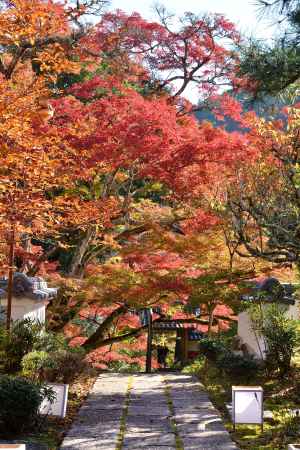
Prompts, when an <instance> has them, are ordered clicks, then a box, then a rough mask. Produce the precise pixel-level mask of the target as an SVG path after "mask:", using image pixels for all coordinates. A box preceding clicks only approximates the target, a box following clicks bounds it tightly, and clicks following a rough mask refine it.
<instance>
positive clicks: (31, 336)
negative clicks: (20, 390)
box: [0, 319, 43, 373]
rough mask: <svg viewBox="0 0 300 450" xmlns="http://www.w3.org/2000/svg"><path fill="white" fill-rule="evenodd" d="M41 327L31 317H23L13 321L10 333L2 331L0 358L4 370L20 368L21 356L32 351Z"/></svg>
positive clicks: (12, 370)
mask: <svg viewBox="0 0 300 450" xmlns="http://www.w3.org/2000/svg"><path fill="white" fill-rule="evenodd" d="M42 329H43V326H42V324H40V323H38V322H36V321H32V320H31V319H24V320H20V321H16V322H14V324H13V326H12V328H11V331H10V333H7V332H4V333H2V337H1V340H0V358H1V365H2V366H3V367H4V370H5V371H6V372H8V373H11V372H16V371H19V370H20V368H21V361H22V358H23V356H25V355H26V354H27V353H29V352H31V351H32V349H33V346H34V343H35V342H36V341H37V340H38V339H39V336H40V334H41V331H42Z"/></svg>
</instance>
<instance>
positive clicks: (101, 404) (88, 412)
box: [61, 372, 238, 450]
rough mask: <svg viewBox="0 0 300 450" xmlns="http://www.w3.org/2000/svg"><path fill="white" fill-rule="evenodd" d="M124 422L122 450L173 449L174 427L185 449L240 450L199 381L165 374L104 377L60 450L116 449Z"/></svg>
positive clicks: (179, 375)
mask: <svg viewBox="0 0 300 450" xmlns="http://www.w3.org/2000/svg"><path fill="white" fill-rule="evenodd" d="M130 385H131V388H130V390H129V391H128V387H129V386H130ZM170 402H171V403H172V406H171V407H170ZM125 406H126V408H125ZM121 418H122V423H123V424H124V421H125V433H124V435H123V446H122V450H175V449H176V444H175V433H174V424H175V427H176V432H177V433H178V435H179V436H180V438H181V440H182V442H183V445H184V450H238V447H237V446H236V445H235V444H234V443H233V442H232V440H231V439H230V435H229V433H228V432H227V431H226V429H225V427H224V425H223V423H222V418H221V417H220V415H219V413H218V412H217V411H216V409H215V408H214V406H213V405H212V403H211V402H210V400H209V397H208V395H207V393H206V392H205V390H204V388H203V386H202V385H201V384H200V383H199V382H198V381H197V379H196V378H194V377H191V376H189V375H182V374H180V373H177V374H174V373H169V374H168V373H165V372H164V373H163V374H151V375H145V374H136V375H124V374H122V375H121V374H105V375H103V376H100V377H99V378H98V379H97V381H96V383H95V384H94V387H93V389H92V392H91V394H90V396H89V397H88V399H87V401H86V402H85V404H84V405H83V406H82V408H81V409H80V411H79V414H78V416H77V419H76V420H75V422H74V424H73V426H72V428H71V430H70V431H69V433H68V435H67V436H66V438H65V440H64V442H63V444H62V446H61V449H62V450H84V449H86V450H96V449H97V450H116V445H117V441H118V437H119V433H120V423H121Z"/></svg>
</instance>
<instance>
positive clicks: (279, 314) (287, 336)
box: [263, 305, 299, 377]
mask: <svg viewBox="0 0 300 450" xmlns="http://www.w3.org/2000/svg"><path fill="white" fill-rule="evenodd" d="M263 335H264V338H265V341H266V344H267V351H266V364H267V367H268V369H269V370H270V371H279V375H280V376H281V377H283V376H285V375H287V374H288V372H289V371H290V368H291V360H292V356H293V355H294V353H295V349H296V347H297V346H298V345H299V335H298V331H297V323H296V321H294V320H291V319H289V318H288V317H286V316H285V313H284V311H282V310H281V309H280V308H279V307H278V306H277V305H272V306H271V307H269V308H268V310H267V312H266V313H265V318H264V328H263Z"/></svg>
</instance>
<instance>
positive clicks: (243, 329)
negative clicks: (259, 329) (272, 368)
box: [238, 311, 266, 359]
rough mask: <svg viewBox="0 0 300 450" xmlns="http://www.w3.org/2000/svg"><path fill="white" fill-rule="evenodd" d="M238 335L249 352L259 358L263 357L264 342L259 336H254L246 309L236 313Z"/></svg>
mask: <svg viewBox="0 0 300 450" xmlns="http://www.w3.org/2000/svg"><path fill="white" fill-rule="evenodd" d="M238 336H239V337H240V338H241V340H242V342H243V344H247V347H248V350H249V352H250V353H251V354H253V355H254V356H256V357H257V358H259V359H264V358H265V353H264V352H265V349H266V347H265V343H264V340H263V338H262V337H261V336H257V337H255V333H254V331H253V329H252V325H251V320H250V316H249V314H248V312H247V311H243V312H241V313H240V314H239V315H238Z"/></svg>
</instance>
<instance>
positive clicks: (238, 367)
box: [216, 350, 259, 378]
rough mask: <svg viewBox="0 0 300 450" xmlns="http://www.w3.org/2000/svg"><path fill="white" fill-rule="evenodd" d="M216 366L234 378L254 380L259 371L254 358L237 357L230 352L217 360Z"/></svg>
mask: <svg viewBox="0 0 300 450" xmlns="http://www.w3.org/2000/svg"><path fill="white" fill-rule="evenodd" d="M216 365H217V367H218V368H219V369H221V370H224V372H225V373H226V374H228V375H229V376H231V377H234V378H252V377H253V376H254V375H256V374H257V371H258V370H259V364H258V363H257V362H256V361H255V360H254V359H253V358H250V357H245V356H241V355H236V354H235V353H233V352H231V351H229V350H228V351H227V352H225V353H224V354H223V355H221V356H220V357H219V358H218V359H217V361H216Z"/></svg>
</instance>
